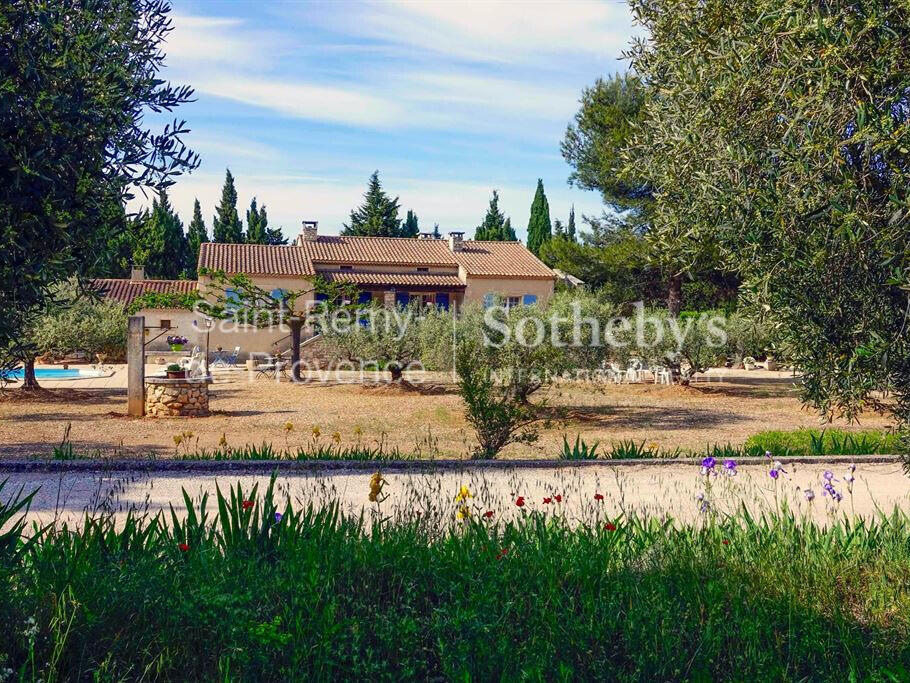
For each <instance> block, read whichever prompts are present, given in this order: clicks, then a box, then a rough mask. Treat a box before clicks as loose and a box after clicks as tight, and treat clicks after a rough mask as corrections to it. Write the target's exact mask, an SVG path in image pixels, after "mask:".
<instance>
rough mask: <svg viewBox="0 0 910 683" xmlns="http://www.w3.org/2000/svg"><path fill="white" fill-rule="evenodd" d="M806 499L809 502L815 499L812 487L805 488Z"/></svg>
mask: <svg viewBox="0 0 910 683" xmlns="http://www.w3.org/2000/svg"><path fill="white" fill-rule="evenodd" d="M806 500H808V501H809V502H810V503H811V502H812V501H813V500H815V491H813V490H812V489H806Z"/></svg>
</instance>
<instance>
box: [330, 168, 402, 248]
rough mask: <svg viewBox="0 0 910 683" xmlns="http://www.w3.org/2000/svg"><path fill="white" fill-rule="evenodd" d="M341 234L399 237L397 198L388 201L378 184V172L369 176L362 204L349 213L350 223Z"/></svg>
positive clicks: (399, 221) (399, 220)
mask: <svg viewBox="0 0 910 683" xmlns="http://www.w3.org/2000/svg"><path fill="white" fill-rule="evenodd" d="M341 234H342V235H372V236H382V237H399V236H400V235H401V219H399V218H398V197H395V199H389V196H388V195H387V194H386V193H385V191H384V190H383V189H382V184H381V183H380V182H379V171H374V172H373V175H371V176H370V182H369V185H368V186H367V191H366V192H365V193H364V195H363V204H361V205H360V208H358V209H354V210H353V211H351V222H350V223H348V224H345V225H344V227H343V228H342V230H341Z"/></svg>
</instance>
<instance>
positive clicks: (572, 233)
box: [566, 204, 576, 242]
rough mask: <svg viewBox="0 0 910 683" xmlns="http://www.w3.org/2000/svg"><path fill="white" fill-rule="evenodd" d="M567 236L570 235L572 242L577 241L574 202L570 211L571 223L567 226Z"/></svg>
mask: <svg viewBox="0 0 910 683" xmlns="http://www.w3.org/2000/svg"><path fill="white" fill-rule="evenodd" d="M566 237H568V238H569V240H570V241H572V242H575V241H576V237H575V205H574V204H572V209H571V210H570V211H569V225H568V227H567V228H566Z"/></svg>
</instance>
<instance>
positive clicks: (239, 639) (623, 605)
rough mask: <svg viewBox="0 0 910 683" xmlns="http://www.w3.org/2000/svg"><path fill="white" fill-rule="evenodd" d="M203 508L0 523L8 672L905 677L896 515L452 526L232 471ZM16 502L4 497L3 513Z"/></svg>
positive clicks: (908, 531)
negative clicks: (51, 523)
mask: <svg viewBox="0 0 910 683" xmlns="http://www.w3.org/2000/svg"><path fill="white" fill-rule="evenodd" d="M246 499H249V500H251V501H253V502H252V504H251V505H250V504H247V505H246V506H244V505H243V503H242V501H243V500H246ZM446 505H448V506H451V502H447V503H446ZM209 507H211V508H213V509H211V510H209V511H208V514H207V516H204V515H200V514H199V508H198V506H197V508H196V511H195V512H194V513H193V514H192V515H190V517H189V519H188V520H187V521H186V522H185V523H184V522H183V521H181V520H166V519H161V520H159V521H145V522H140V521H137V520H131V521H129V522H128V523H127V524H126V526H125V527H124V528H123V529H122V530H119V531H118V530H115V529H114V528H113V526H112V525H111V524H110V523H109V522H107V521H100V522H97V523H91V524H88V525H87V526H86V527H85V528H84V529H83V530H81V531H72V530H63V531H60V532H57V533H50V532H48V533H46V534H44V535H42V536H40V537H39V538H38V539H37V540H36V541H35V542H34V543H33V544H32V545H31V546H29V547H22V541H21V540H20V539H19V536H18V531H21V530H17V529H15V528H14V529H13V530H12V532H10V533H8V534H7V535H6V536H4V537H0V560H2V562H0V572H2V573H0V583H2V586H0V630H2V632H3V633H4V634H5V635H4V637H3V638H2V639H0V653H2V654H0V658H2V660H3V661H2V662H0V672H2V671H3V670H4V668H9V669H11V670H12V671H13V672H14V673H13V674H12V677H13V678H15V679H18V678H20V677H21V678H22V679H28V680H34V679H37V678H43V679H45V680H48V681H50V680H58V679H60V678H63V679H71V680H88V679H92V678H93V677H94V678H96V680H121V679H138V678H143V677H144V678H149V679H157V680H161V679H163V680H203V679H204V680H214V679H216V678H219V679H229V678H230V679H234V678H240V679H243V680H319V679H330V678H342V677H343V678H356V679H364V678H387V679H399V678H406V679H421V680H425V679H427V678H434V677H443V678H446V679H459V680H467V679H482V680H488V679H500V678H506V679H516V678H530V679H534V680H540V679H547V680H562V679H579V678H585V679H591V678H610V679H624V680H642V681H647V680H680V679H686V680H710V679H715V680H716V679H725V678H730V677H732V678H736V679H741V680H781V679H788V680H792V679H812V680H839V681H840V680H906V678H907V676H908V675H910V674H908V668H907V667H908V662H910V553H908V552H907V548H908V547H910V523H908V519H907V518H905V517H902V516H900V517H892V518H887V519H884V518H883V519H881V520H879V521H878V522H876V523H875V524H872V525H868V526H863V525H861V524H857V525H843V524H842V525H840V526H835V527H834V528H833V530H822V529H819V528H818V527H815V526H812V525H807V524H803V523H801V522H798V521H796V520H794V519H793V518H792V517H789V516H787V515H786V514H781V515H779V516H775V517H771V518H766V519H762V520H760V521H753V520H748V519H738V520H714V521H712V522H710V523H708V524H706V525H704V526H700V527H698V528H695V527H682V528H675V527H673V526H672V525H666V524H661V523H658V522H657V521H643V520H638V519H617V520H604V519H597V520H595V519H591V520H587V521H583V522H582V523H581V524H580V525H575V526H573V527H570V526H569V525H568V524H566V523H565V522H564V521H562V520H560V519H558V518H552V517H550V518H545V517H542V516H539V515H536V514H528V515H527V516H525V517H524V521H523V522H522V523H519V524H517V525H500V524H497V523H496V521H495V519H493V520H491V519H483V518H481V519H475V520H473V521H470V522H466V523H459V524H458V525H456V527H455V529H454V530H449V531H440V527H438V526H437V525H435V524H431V525H429V524H426V523H424V522H422V521H421V520H420V518H419V517H417V516H416V515H415V518H414V520H413V521H412V522H410V523H403V524H400V525H396V526H387V525H385V524H383V523H381V522H372V521H360V520H345V519H342V517H341V516H340V515H339V514H338V512H337V511H336V510H331V509H330V510H323V511H321V512H316V511H312V510H304V511H299V512H298V511H294V510H291V509H285V510H283V511H282V512H281V518H280V520H278V519H277V518H276V514H275V513H276V510H275V508H274V506H273V503H272V502H271V496H270V495H269V494H268V493H266V495H263V496H258V497H257V496H256V494H255V493H247V494H244V493H242V492H237V491H233V492H231V495H230V496H229V497H228V498H227V500H219V501H218V502H217V504H216V505H210V506H209ZM16 514H18V513H15V511H14V510H12V509H11V508H9V507H7V509H6V510H5V512H4V513H0V522H2V520H3V518H4V517H5V518H9V517H10V516H13V517H15V516H16ZM7 521H8V520H7ZM159 522H160V523H159ZM166 522H167V523H166ZM8 526H9V525H7V527H8ZM181 544H186V545H185V546H182V545H181ZM32 620H33V621H32Z"/></svg>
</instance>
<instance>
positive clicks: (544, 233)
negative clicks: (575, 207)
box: [528, 178, 553, 255]
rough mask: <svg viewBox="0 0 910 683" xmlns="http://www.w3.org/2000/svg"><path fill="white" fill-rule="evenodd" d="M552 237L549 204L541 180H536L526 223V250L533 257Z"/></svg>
mask: <svg viewBox="0 0 910 683" xmlns="http://www.w3.org/2000/svg"><path fill="white" fill-rule="evenodd" d="M552 236H553V228H552V226H551V225H550V204H549V203H548V202H547V195H546V194H544V191H543V179H542V178H538V179H537V192H535V193H534V201H533V202H532V203H531V218H530V220H529V221H528V249H530V250H531V251H532V252H533V253H534V254H535V255H536V254H539V253H540V247H541V245H543V244H544V243H545V242H547V241H548V240H549V239H550V238H551V237H552Z"/></svg>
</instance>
